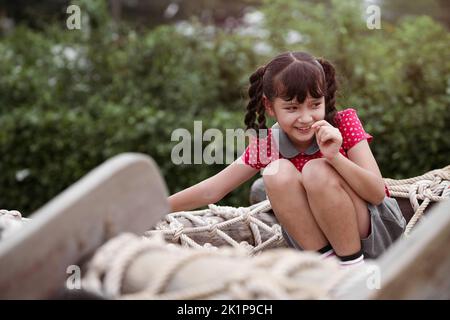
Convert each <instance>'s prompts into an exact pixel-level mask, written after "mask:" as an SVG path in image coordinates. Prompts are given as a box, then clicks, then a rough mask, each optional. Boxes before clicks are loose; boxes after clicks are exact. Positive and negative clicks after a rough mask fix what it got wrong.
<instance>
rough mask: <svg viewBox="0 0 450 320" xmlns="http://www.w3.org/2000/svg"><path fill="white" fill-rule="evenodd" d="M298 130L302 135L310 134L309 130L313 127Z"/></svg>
mask: <svg viewBox="0 0 450 320" xmlns="http://www.w3.org/2000/svg"><path fill="white" fill-rule="evenodd" d="M296 129H297V130H298V131H300V132H302V133H306V132H309V130H311V126H309V127H305V128H296Z"/></svg>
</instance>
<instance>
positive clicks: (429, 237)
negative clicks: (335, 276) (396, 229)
mask: <svg viewBox="0 0 450 320" xmlns="http://www.w3.org/2000/svg"><path fill="white" fill-rule="evenodd" d="M449 245H450V200H447V201H445V202H440V203H438V204H436V205H435V206H434V207H433V208H432V209H431V210H430V211H429V212H428V214H427V215H426V216H424V217H423V218H422V219H421V221H420V222H419V223H418V224H417V226H416V227H415V228H414V229H413V231H412V232H411V234H410V236H409V237H408V238H402V239H400V240H398V241H397V242H396V243H395V244H394V245H392V247H390V248H389V249H388V250H387V251H386V252H385V253H384V254H383V255H382V256H381V257H380V258H379V259H377V260H376V261H375V263H376V265H377V266H378V267H379V270H380V272H379V275H380V280H381V281H380V284H381V285H380V286H379V289H376V288H374V289H369V288H368V287H369V286H368V285H367V279H361V281H359V282H356V283H355V284H354V286H353V287H352V288H351V289H349V290H348V293H347V294H345V295H343V296H342V298H344V299H450V276H449V275H450V251H449V249H448V248H449Z"/></svg>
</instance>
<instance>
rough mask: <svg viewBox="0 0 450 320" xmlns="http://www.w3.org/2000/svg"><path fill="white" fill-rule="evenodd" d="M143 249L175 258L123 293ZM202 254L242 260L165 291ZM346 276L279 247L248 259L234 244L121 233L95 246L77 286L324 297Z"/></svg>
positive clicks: (201, 295)
mask: <svg viewBox="0 0 450 320" xmlns="http://www.w3.org/2000/svg"><path fill="white" fill-rule="evenodd" d="M149 250H157V251H161V250H165V251H167V250H173V251H174V252H176V255H175V256H176V260H175V261H171V262H170V263H168V265H167V267H166V268H165V269H164V271H163V272H162V273H160V274H157V275H152V280H153V281H152V283H151V284H150V285H149V286H148V287H146V288H145V289H144V290H142V291H139V292H136V293H131V294H125V295H123V294H122V293H121V287H122V283H123V282H124V277H125V274H126V271H127V269H128V268H129V267H130V265H131V263H132V262H133V261H136V259H137V258H138V257H139V256H140V255H141V254H143V253H145V252H147V251H149ZM205 257H216V258H217V257H223V258H230V257H234V258H236V259H237V260H239V261H243V259H247V260H246V262H245V263H243V264H241V268H239V269H238V270H235V271H236V272H235V274H234V275H233V276H230V277H228V278H226V279H225V278H222V277H218V278H217V280H216V281H214V282H209V283H206V284H202V285H198V286H194V287H189V288H181V289H178V290H176V291H167V285H168V283H170V282H171V281H172V279H173V277H174V276H175V275H176V274H177V273H178V272H179V271H180V270H181V269H182V268H183V267H184V266H186V265H187V264H189V263H191V262H192V261H193V260H196V259H201V258H205ZM353 272H354V271H353ZM348 278H349V273H348V270H343V269H341V268H340V267H339V265H338V264H337V262H336V261H334V260H330V259H327V260H322V259H321V258H320V257H319V255H317V254H315V253H310V252H299V251H294V250H289V249H280V250H271V251H266V252H264V253H262V254H261V255H259V256H257V257H253V258H249V257H248V255H247V252H245V251H244V250H240V249H236V248H229V247H228V248H222V249H220V250H193V249H189V248H182V247H180V246H175V245H172V246H170V245H168V244H167V243H165V242H164V240H162V238H155V237H153V238H140V237H137V236H134V235H131V234H122V235H120V236H118V237H115V238H113V239H111V240H110V241H109V242H107V243H106V244H105V245H103V246H102V247H101V248H99V249H98V250H97V251H96V253H95V256H94V257H93V258H92V260H91V261H90V263H89V268H88V271H87V273H86V276H85V278H84V279H83V288H84V289H85V290H88V291H93V292H95V293H96V294H100V295H102V296H105V297H108V298H114V299H117V298H118V299H205V298H206V299H207V298H214V297H227V298H230V299H328V298H333V297H332V295H333V292H335V290H336V289H337V288H339V285H340V284H341V283H342V281H346V279H348Z"/></svg>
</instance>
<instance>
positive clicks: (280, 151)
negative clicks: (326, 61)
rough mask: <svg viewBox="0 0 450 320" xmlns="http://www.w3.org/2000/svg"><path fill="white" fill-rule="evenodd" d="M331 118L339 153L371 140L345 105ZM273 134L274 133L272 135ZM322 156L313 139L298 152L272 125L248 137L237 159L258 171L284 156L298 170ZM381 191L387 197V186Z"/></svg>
mask: <svg viewBox="0 0 450 320" xmlns="http://www.w3.org/2000/svg"><path fill="white" fill-rule="evenodd" d="M335 120H336V121H335V122H336V123H337V124H338V129H339V131H340V132H341V135H342V146H341V148H340V149H339V152H340V153H342V155H344V156H345V157H347V158H348V156H347V152H348V150H350V149H351V148H352V147H353V146H355V145H356V144H357V143H358V142H360V141H361V140H364V139H367V141H368V142H369V143H370V142H371V141H372V139H373V137H372V136H371V135H370V134H368V133H367V132H366V131H365V130H364V128H363V126H362V123H361V121H360V120H359V118H358V115H357V114H356V110H355V109H352V108H348V109H345V110H342V111H338V112H337V114H336V117H335ZM275 130H278V131H275ZM276 135H278V136H277V137H274V136H276ZM322 157H323V155H322V153H321V152H320V149H319V146H318V145H317V142H316V140H315V139H314V140H313V143H312V144H311V145H310V146H309V147H308V148H307V149H306V150H305V151H304V152H300V151H298V150H297V149H296V148H295V146H294V145H293V144H292V142H291V141H290V140H289V138H288V137H287V135H286V134H285V133H284V132H283V131H282V130H281V128H279V126H278V124H275V125H274V126H273V127H272V128H269V129H268V130H267V136H266V137H264V138H261V137H260V138H259V139H257V138H256V137H253V136H252V137H251V138H250V144H249V146H248V147H247V148H246V149H245V151H244V153H243V154H242V156H241V160H242V162H243V163H245V164H246V165H249V166H251V167H252V168H255V169H258V170H259V169H263V168H265V167H266V166H267V165H268V164H269V163H270V162H272V161H275V160H277V159H288V160H289V161H291V162H292V163H293V164H294V166H295V167H296V168H297V169H298V171H300V172H301V171H302V169H303V167H304V165H305V164H306V163H307V162H308V161H310V160H312V159H317V158H322ZM385 191H386V195H387V196H389V192H388V189H387V187H385Z"/></svg>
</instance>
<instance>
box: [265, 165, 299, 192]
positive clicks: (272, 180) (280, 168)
mask: <svg viewBox="0 0 450 320" xmlns="http://www.w3.org/2000/svg"><path fill="white" fill-rule="evenodd" d="M299 175H300V172H298V170H297V168H295V166H294V165H293V164H292V162H290V161H289V160H286V159H278V160H276V161H273V162H271V163H270V164H269V165H268V166H267V167H266V168H265V169H264V171H263V181H264V185H265V186H266V188H267V187H269V188H270V187H277V186H280V187H286V185H289V184H290V183H292V182H293V181H299Z"/></svg>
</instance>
